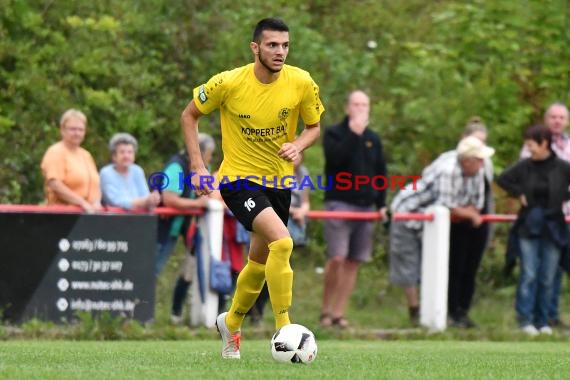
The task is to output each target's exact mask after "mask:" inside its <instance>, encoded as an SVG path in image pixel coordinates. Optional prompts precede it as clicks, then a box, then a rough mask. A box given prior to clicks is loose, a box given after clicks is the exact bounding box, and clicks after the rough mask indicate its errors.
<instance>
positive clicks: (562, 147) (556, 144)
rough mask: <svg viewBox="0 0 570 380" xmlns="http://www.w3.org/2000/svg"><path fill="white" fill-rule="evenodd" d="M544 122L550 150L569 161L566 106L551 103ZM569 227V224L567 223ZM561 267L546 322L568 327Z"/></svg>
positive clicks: (568, 210)
mask: <svg viewBox="0 0 570 380" xmlns="http://www.w3.org/2000/svg"><path fill="white" fill-rule="evenodd" d="M544 124H545V125H546V127H548V129H550V131H551V132H552V144H551V148H552V151H553V152H554V153H555V154H556V155H557V156H558V157H559V158H561V159H562V160H564V161H567V162H570V136H568V134H567V133H566V128H567V127H568V108H567V107H566V106H565V105H564V104H562V103H559V102H556V103H553V104H551V105H550V106H549V107H548V108H547V110H546V112H545V114H544ZM528 157H530V151H529V150H528V148H527V147H526V144H525V145H523V147H522V149H521V159H523V158H528ZM562 210H563V212H564V215H566V216H570V201H566V202H564V205H563V206H562ZM567 227H568V228H569V229H570V225H567ZM562 274H563V272H562V269H561V268H560V267H559V268H558V269H557V271H556V276H555V277H554V288H553V290H552V299H551V301H550V307H549V311H548V323H549V325H550V326H551V327H568V325H567V324H566V323H565V322H564V321H563V320H562V319H561V318H560V293H561V289H562Z"/></svg>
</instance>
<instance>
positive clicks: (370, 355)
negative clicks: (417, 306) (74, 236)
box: [0, 340, 570, 380]
mask: <svg viewBox="0 0 570 380" xmlns="http://www.w3.org/2000/svg"><path fill="white" fill-rule="evenodd" d="M317 343H318V346H319V352H318V356H317V359H316V361H315V362H314V363H312V364H310V365H302V364H295V365H294V364H283V363H277V362H274V361H273V359H272V358H271V354H270V350H269V341H268V340H250V341H243V343H242V349H241V351H242V359H241V360H239V361H235V360H222V359H221V358H220V356H219V348H220V342H218V341H214V340H191V341H116V342H93V341H87V342H85V341H81V342H70V341H5V342H0V379H54V380H55V379H57V380H61V379H74V380H79V379H89V380H93V379H136V380H141V379H326V380H332V379H342V380H348V379H422V380H425V379H538V378H541V379H557V378H559V379H563V378H568V374H569V373H570V359H569V358H570V345H569V344H567V343H564V342H456V341H405V342H402V341H396V342H394V341H389V342H386V341H352V340H346V341H344V340H341V341H339V340H323V341H318V342H317Z"/></svg>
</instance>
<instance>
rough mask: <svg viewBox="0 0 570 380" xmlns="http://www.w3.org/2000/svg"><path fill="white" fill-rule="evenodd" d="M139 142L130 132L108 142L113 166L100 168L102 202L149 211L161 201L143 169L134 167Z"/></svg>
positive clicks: (129, 208)
mask: <svg viewBox="0 0 570 380" xmlns="http://www.w3.org/2000/svg"><path fill="white" fill-rule="evenodd" d="M137 148H138V143H137V140H136V139H135V138H134V137H133V136H131V135H130V134H128V133H116V134H115V135H114V136H113V137H112V138H111V140H110V141H109V150H110V151H111V159H112V161H113V162H112V163H110V164H108V165H106V166H104V167H103V168H102V169H101V173H100V176H101V190H102V192H103V202H104V203H105V204H106V205H108V206H116V207H122V208H124V209H126V210H132V209H137V208H139V209H140V208H146V209H150V208H153V207H155V206H156V205H158V203H159V202H160V194H159V193H158V191H156V190H155V191H153V192H152V193H151V192H150V191H149V189H148V186H147V181H146V176H145V174H144V170H143V169H142V168H141V167H140V166H139V165H137V164H135V153H136V151H137Z"/></svg>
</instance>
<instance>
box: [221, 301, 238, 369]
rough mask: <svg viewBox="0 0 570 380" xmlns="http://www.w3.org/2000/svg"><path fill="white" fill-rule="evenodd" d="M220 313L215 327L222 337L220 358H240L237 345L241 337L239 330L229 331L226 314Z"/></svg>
mask: <svg viewBox="0 0 570 380" xmlns="http://www.w3.org/2000/svg"><path fill="white" fill-rule="evenodd" d="M227 314H228V313H227V312H225V313H222V314H220V315H218V318H216V328H217V329H218V332H219V333H220V336H221V337H222V358H224V359H240V357H241V356H240V353H239V346H240V339H241V331H239V330H238V331H236V332H234V333H231V332H230V330H229V329H228V326H226V315H227Z"/></svg>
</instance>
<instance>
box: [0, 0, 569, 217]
mask: <svg viewBox="0 0 570 380" xmlns="http://www.w3.org/2000/svg"><path fill="white" fill-rule="evenodd" d="M0 9H2V12H0V160H1V164H0V202H10V203H37V202H40V201H41V200H42V199H43V194H42V180H41V173H40V169H39V163H40V161H41V158H42V155H43V153H44V151H45V149H46V148H47V147H48V146H49V145H50V144H52V143H54V142H55V141H57V140H58V139H59V132H58V128H57V124H58V119H59V116H60V115H61V113H62V112H63V111H64V110H66V109H67V108H70V107H75V108H79V109H81V110H83V111H84V112H85V113H86V114H87V115H88V118H89V129H88V136H87V139H86V142H85V146H86V148H87V149H89V150H90V151H91V152H92V153H93V155H94V156H95V158H96V161H97V163H98V165H100V166H101V165H103V164H104V163H106V162H107V160H108V157H109V155H108V151H107V148H106V146H107V141H108V139H109V138H110V136H111V135H112V134H113V133H115V132H119V131H127V132H130V133H132V134H134V135H135V136H136V137H137V138H138V139H139V142H140V150H139V153H138V162H139V163H140V164H141V165H142V166H143V167H144V168H145V169H146V171H147V173H150V172H152V171H156V170H160V168H161V166H162V164H163V163H164V162H165V161H166V160H167V158H168V157H169V156H170V155H171V154H172V153H173V152H174V151H175V150H176V149H177V148H179V147H180V146H181V134H180V128H179V115H180V113H181V111H182V109H183V108H184V106H185V105H186V103H187V102H188V101H189V99H190V98H191V92H192V89H193V87H195V86H197V85H199V84H200V83H202V82H204V81H205V80H206V79H207V78H209V77H210V76H211V75H212V74H214V73H216V72H219V71H221V70H225V69H229V68H232V67H235V66H239V65H242V64H245V63H248V62H250V61H251V60H252V57H251V52H250V51H249V48H248V43H249V41H250V39H251V32H252V29H253V26H254V25H255V23H256V22H257V21H258V20H259V19H261V18H263V17H267V16H279V17H282V18H283V19H284V20H286V22H287V23H288V24H289V26H290V27H291V51H290V56H289V58H288V63H289V64H292V65H296V66H300V67H302V68H305V69H307V70H309V71H310V72H311V73H312V75H313V77H314V79H315V80H316V81H317V83H319V85H320V87H321V93H322V99H323V102H324V104H325V107H326V109H327V110H326V112H325V114H324V118H323V125H328V124H332V123H335V122H337V121H338V120H339V119H340V118H341V117H342V115H343V103H344V99H345V96H346V94H347V92H348V91H350V90H351V89H355V88H362V89H364V90H366V91H368V92H369V93H370V95H371V99H372V103H373V124H372V127H373V128H374V129H375V130H377V131H378V132H379V133H380V134H381V135H382V137H383V139H384V141H385V145H386V149H387V155H388V162H389V169H390V171H391V172H392V173H397V174H410V173H418V172H419V171H420V170H421V168H422V167H423V166H425V165H426V164H427V163H428V162H429V161H430V160H431V159H433V158H434V157H435V155H437V154H438V153H440V152H442V151H444V150H448V149H451V148H452V147H453V146H454V145H455V143H456V141H457V138H458V137H459V135H460V133H461V131H462V129H463V126H464V124H465V122H466V121H467V119H468V118H469V117H470V116H472V115H480V116H481V117H482V118H483V119H484V121H485V122H486V123H487V125H488V127H489V128H490V132H491V133H490V144H491V145H493V146H494V147H496V148H497V150H498V154H497V156H496V159H495V165H496V166H497V169H498V170H500V169H501V168H503V167H504V166H506V165H508V164H509V163H510V162H512V161H513V160H515V159H516V157H517V154H518V150H519V148H520V145H521V137H520V136H521V133H522V130H523V129H524V128H525V127H526V126H528V125H529V124H531V123H534V122H537V121H540V119H541V114H542V112H543V110H544V108H545V106H546V105H548V104H549V103H550V102H553V101H555V100H560V101H562V102H566V103H568V101H569V100H570V74H569V71H568V66H567V63H568V62H570V49H568V46H570V2H569V1H568V0H550V1H542V0H526V1H516V2H508V1H498V0H496V1H482V0H479V1H470V2H464V1H452V0H443V1H438V2H425V1H421V0H406V1H401V2H396V1H389V0H374V1H372V0H362V1H358V2H346V1H337V0H331V1H324V0H288V1H273V2H266V3H260V2H258V1H253V0H241V1H230V0H213V1H197V0H185V1H168V0H125V1H111V0H101V1H95V2H93V1H78V0H75V1H53V0H49V1H48V0H43V1H42V0H27V1H23V0H0ZM368 41H376V43H377V47H376V48H369V47H368V46H369V45H368ZM218 121H219V118H218V116H217V115H212V116H209V117H207V118H206V119H204V120H203V121H202V123H201V129H202V130H204V131H206V132H209V133H212V134H213V135H215V136H218V137H219V128H218ZM217 158H218V160H219V159H221V157H219V156H218V157H217ZM307 164H308V166H309V169H310V171H311V173H312V174H315V175H316V174H319V173H321V172H322V167H323V163H322V150H321V149H320V147H319V146H317V147H316V148H314V149H312V150H310V151H309V152H308V154H307ZM313 197H314V200H313V204H314V207H315V208H318V206H319V204H320V201H321V197H322V194H320V193H319V192H315V194H313Z"/></svg>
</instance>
